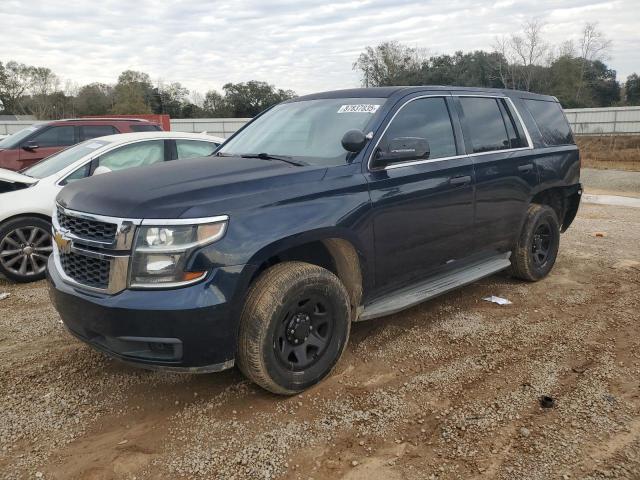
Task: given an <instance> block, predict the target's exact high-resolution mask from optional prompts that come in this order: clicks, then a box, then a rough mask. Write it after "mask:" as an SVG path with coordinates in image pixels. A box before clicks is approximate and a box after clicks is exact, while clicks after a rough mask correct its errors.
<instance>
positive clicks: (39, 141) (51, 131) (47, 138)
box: [30, 125, 76, 147]
mask: <svg viewBox="0 0 640 480" xmlns="http://www.w3.org/2000/svg"><path fill="white" fill-rule="evenodd" d="M74 130H75V127H72V126H69V125H65V126H63V127H50V128H47V129H46V130H44V131H43V132H42V133H39V134H37V135H36V136H35V137H33V138H31V139H30V141H31V142H34V143H35V144H36V145H38V147H67V146H69V145H73V144H74V143H76V141H75V135H74Z"/></svg>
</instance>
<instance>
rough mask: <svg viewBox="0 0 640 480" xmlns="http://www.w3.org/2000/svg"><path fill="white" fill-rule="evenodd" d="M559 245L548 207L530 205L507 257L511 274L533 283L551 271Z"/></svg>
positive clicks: (553, 215) (555, 222)
mask: <svg viewBox="0 0 640 480" xmlns="http://www.w3.org/2000/svg"><path fill="white" fill-rule="evenodd" d="M559 246H560V223H559V222H558V216H557V215H556V212H555V211H554V210H553V209H552V208H551V207H549V206H548V205H538V204H531V205H529V209H528V210H527V218H526V220H525V223H524V225H523V227H522V232H521V233H520V237H519V238H518V242H517V244H516V246H515V248H514V252H513V254H512V255H511V273H512V274H513V275H514V276H515V277H517V278H521V279H522V280H528V281H530V282H537V281H538V280H540V279H542V278H544V277H546V276H547V275H548V273H549V272H550V271H551V269H552V268H553V265H554V264H555V262H556V258H557V256H558V248H559Z"/></svg>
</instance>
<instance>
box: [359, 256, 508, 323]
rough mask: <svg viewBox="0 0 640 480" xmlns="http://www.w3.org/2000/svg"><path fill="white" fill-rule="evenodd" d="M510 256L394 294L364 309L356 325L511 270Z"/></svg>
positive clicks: (473, 266) (440, 276) (443, 275)
mask: <svg viewBox="0 0 640 480" xmlns="http://www.w3.org/2000/svg"><path fill="white" fill-rule="evenodd" d="M510 256H511V252H507V253H504V254H500V255H496V256H493V257H490V258H488V259H484V260H480V261H478V262H475V263H472V264H470V265H466V266H465V267H464V268H460V269H458V270H453V271H450V272H446V273H443V274H440V275H437V276H435V277H432V278H429V279H428V280H425V281H423V282H420V283H418V284H416V285H411V286H410V287H405V288H403V289H401V290H397V291H395V292H392V293H390V294H388V295H385V296H383V297H381V298H379V299H378V300H375V301H373V302H371V303H370V304H368V305H365V306H364V309H363V310H362V312H361V313H360V315H359V316H358V318H357V320H356V321H358V322H359V321H362V320H370V319H372V318H378V317H383V316H385V315H391V314H393V313H396V312H399V311H401V310H404V309H406V308H409V307H413V306H414V305H417V304H419V303H422V302H424V301H425V300H429V299H431V298H434V297H437V296H438V295H442V294H443V293H446V292H448V291H450V290H453V289H455V288H458V287H461V286H463V285H467V284H469V283H473V282H475V281H476V280H480V279H481V278H484V277H488V276H489V275H492V274H494V273H496V272H499V271H500V270H504V269H505V268H507V267H509V266H510V265H511V262H509V257H510Z"/></svg>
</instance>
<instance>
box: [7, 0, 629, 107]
mask: <svg viewBox="0 0 640 480" xmlns="http://www.w3.org/2000/svg"><path fill="white" fill-rule="evenodd" d="M530 18H538V19H540V20H542V21H543V22H545V28H544V36H545V38H546V40H547V41H548V42H550V43H552V44H559V43H561V42H562V41H564V40H568V39H571V38H574V39H576V40H577V39H578V37H579V36H580V30H581V28H582V26H583V25H584V23H585V22H596V21H597V22H598V23H599V28H600V29H601V30H602V31H603V32H605V34H606V36H607V37H608V38H609V39H611V40H612V42H613V47H612V49H611V51H610V59H609V60H608V62H607V63H608V64H609V66H610V67H611V68H613V69H615V70H617V72H618V79H619V80H620V79H622V80H624V79H625V78H626V76H627V75H629V74H630V73H633V72H634V71H635V72H638V73H640V0H613V1H610V0H562V1H554V0H537V1H532V2H524V1H513V0H498V1H493V2H492V1H473V0H447V1H428V0H423V1H411V0H353V1H350V0H344V1H341V2H333V1H331V0H276V1H261V0H238V1H227V0H220V1H204V0H172V1H166V0H135V1H132V0H100V1H99V2H97V1H74V0H0V61H2V62H7V61H9V60H16V61H19V62H22V63H27V64H30V65H37V66H46V67H49V68H51V69H52V70H53V71H54V72H55V73H56V74H57V75H58V76H59V77H60V78H61V79H62V80H63V81H67V80H70V81H72V82H74V83H75V84H78V85H83V84H86V83H91V82H104V83H115V81H116V79H117V77H118V74H119V73H120V72H122V71H123V70H127V69H133V70H141V71H144V72H147V73H149V74H150V76H151V78H152V79H153V80H154V81H163V82H167V83H168V82H180V83H181V84H182V85H183V86H185V87H187V88H188V89H190V90H191V91H192V92H193V91H198V92H200V93H205V92H206V91H207V90H210V89H216V90H221V88H222V85H224V84H225V83H227V82H245V81H248V80H261V81H266V82H269V83H271V84H273V85H275V86H277V87H278V88H283V89H292V90H294V91H296V92H297V93H298V94H305V93H311V92H317V91H322V90H332V89H338V88H349V87H354V86H358V85H359V84H360V77H359V74H358V73H357V72H355V71H353V70H352V64H353V62H354V61H355V59H356V58H357V57H358V55H359V54H360V53H361V52H362V51H363V50H364V48H365V47H366V46H375V45H378V44H380V43H382V42H385V41H390V40H396V41H399V42H402V43H404V44H407V45H409V46H412V47H418V48H421V49H425V50H426V51H427V52H428V53H429V54H442V53H453V52H455V51H456V50H463V51H470V50H473V49H487V50H489V49H491V45H492V44H493V43H494V41H495V38H496V36H499V35H504V34H509V33H514V32H517V31H518V30H519V28H520V25H521V24H522V22H523V21H525V20H527V19H530Z"/></svg>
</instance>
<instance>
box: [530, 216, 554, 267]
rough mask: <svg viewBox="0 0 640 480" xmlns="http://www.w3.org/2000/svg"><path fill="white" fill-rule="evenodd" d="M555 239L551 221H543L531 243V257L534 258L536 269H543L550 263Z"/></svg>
mask: <svg viewBox="0 0 640 480" xmlns="http://www.w3.org/2000/svg"><path fill="white" fill-rule="evenodd" d="M553 238H554V235H553V232H552V230H551V225H549V221H548V220H542V221H541V222H540V223H539V224H538V226H537V228H536V230H535V232H533V239H532V241H531V255H532V256H533V264H534V265H535V266H536V267H538V268H541V267H543V266H544V265H545V264H546V263H547V262H548V261H549V256H550V255H551V247H552V245H553Z"/></svg>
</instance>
